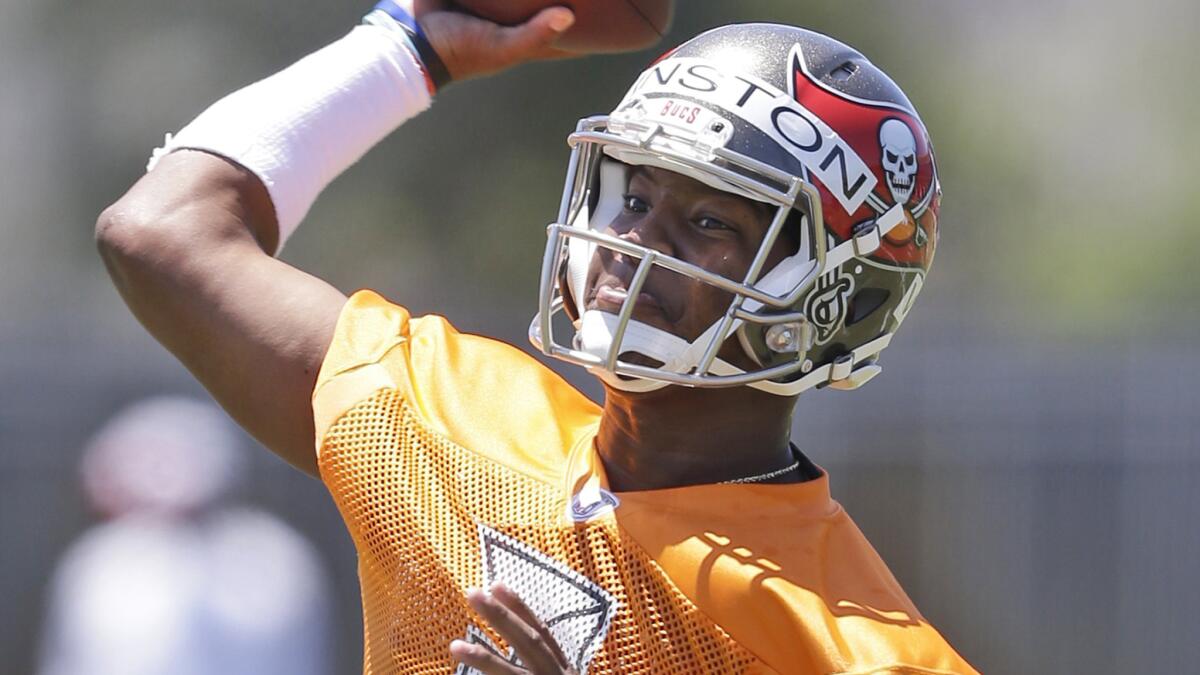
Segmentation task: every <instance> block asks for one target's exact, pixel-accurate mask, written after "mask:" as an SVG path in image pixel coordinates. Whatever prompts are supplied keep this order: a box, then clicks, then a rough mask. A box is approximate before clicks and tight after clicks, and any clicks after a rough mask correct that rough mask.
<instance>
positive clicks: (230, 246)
mask: <svg viewBox="0 0 1200 675" xmlns="http://www.w3.org/2000/svg"><path fill="white" fill-rule="evenodd" d="M417 5H418V6H417V9H418V14H419V16H420V18H421V25H422V26H423V27H424V29H425V32H426V35H427V36H428V42H429V44H430V45H432V49H433V50H434V51H435V53H436V54H440V55H441V56H442V57H443V60H444V61H445V67H446V69H447V70H448V71H449V74H450V75H451V76H452V77H453V78H454V79H464V78H466V77H470V76H474V75H479V74H484V73H489V72H494V71H497V70H501V69H503V68H506V67H508V66H511V65H514V64H517V63H520V62H522V61H527V60H531V59H536V58H547V57H552V56H558V55H559V53H558V52H555V51H554V50H553V49H551V48H550V47H548V45H549V44H550V42H552V41H553V40H554V38H555V37H556V36H557V35H558V34H559V33H560V32H561V31H562V30H565V29H566V27H568V26H569V25H570V19H571V15H570V12H569V11H568V10H564V9H561V8H556V9H550V10H546V11H543V12H542V13H541V14H538V15H537V16H535V17H534V18H533V19H531V20H530V21H529V22H528V23H526V24H524V25H522V26H517V27H512V28H504V27H500V26H497V25H495V24H491V23H488V22H486V21H482V20H479V19H475V18H472V17H468V16H466V15H462V14H456V13H453V12H446V11H441V10H440V5H439V3H436V2H426V3H422V2H418V3H417ZM344 40H345V39H344ZM338 44H339V43H335V44H334V45H331V46H330V47H329V48H326V50H322V52H318V54H316V55H313V56H310V57H308V59H306V60H305V61H301V62H300V63H298V64H296V65H295V66H293V67H292V68H291V69H289V70H285V71H284V72H283V73H280V74H279V75H277V76H275V77H273V78H269V79H268V80H265V81H264V82H260V83H256V84H255V85H251V87H248V88H246V89H245V90H242V91H240V92H237V93H235V94H233V95H231V96H230V97H228V98H227V99H224V100H222V101H221V102H219V103H218V104H217V105H215V106H213V108H210V110H209V111H207V112H206V113H205V114H204V115H201V117H200V118H198V119H197V120H196V121H195V122H193V123H192V125H189V127H188V128H187V129H185V130H184V131H183V132H181V134H180V135H179V137H178V138H177V141H178V142H177V143H176V145H175V147H168V150H173V149H177V150H178V151H177V152H171V153H170V154H168V155H166V156H165V157H163V158H162V159H161V160H160V161H158V163H157V165H156V166H155V167H154V168H153V170H152V171H150V172H149V173H147V174H146V175H145V176H144V177H143V178H142V179H141V180H139V181H138V182H137V183H136V184H135V185H134V186H133V187H132V188H131V189H130V190H129V192H128V193H126V194H125V195H124V196H123V197H121V198H120V199H119V200H118V201H117V202H116V203H115V204H113V205H112V206H110V207H109V208H108V209H106V210H105V211H104V213H103V214H101V216H100V218H99V221H98V222H97V225H96V239H97V243H98V246H99V248H100V252H101V256H102V257H103V258H104V262H105V264H106V266H107V267H108V270H109V273H110V274H111V275H112V278H113V281H114V283H115V284H116V286H117V289H118V290H119V291H120V293H121V296H122V297H123V298H124V299H125V301H126V303H127V304H128V305H129V307H130V309H131V310H132V311H133V313H134V315H135V316H136V317H137V318H138V320H139V321H141V322H142V324H143V325H144V326H145V327H146V329H147V330H148V331H149V332H150V333H151V334H152V335H153V336H154V337H155V338H156V339H158V340H159V341H160V342H161V343H162V344H163V345H164V346H165V347H166V348H167V349H168V350H170V351H171V352H172V353H173V354H174V355H175V356H176V357H178V358H179V360H180V361H181V362H182V363H183V364H184V365H185V366H186V367H187V368H188V370H190V371H191V372H192V374H194V375H195V376H196V378H197V379H198V380H199V381H200V382H201V383H202V384H203V385H204V386H205V387H206V388H207V389H208V391H209V392H210V393H211V394H212V395H213V397H214V398H215V399H216V400H217V401H218V402H219V403H220V404H221V406H222V407H224V408H225V410H226V411H228V412H229V414H230V415H231V416H232V417H233V418H234V419H235V420H237V422H238V423H239V424H241V425H242V426H243V427H244V428H245V429H246V430H247V431H249V432H250V433H251V434H252V435H253V436H254V437H255V438H256V439H258V440H259V441H260V442H261V443H262V444H263V445H265V446H266V447H268V448H269V449H271V450H272V451H274V452H275V453H277V454H279V455H280V456H281V457H283V458H284V459H285V460H287V461H288V462H290V463H291V464H293V465H295V466H296V467H298V468H300V469H302V470H304V471H306V472H307V473H309V474H313V475H315V474H316V457H315V453H314V447H313V442H314V440H313V419H312V408H311V404H310V397H311V395H312V389H313V385H314V383H315V381H316V376H317V371H318V370H319V368H320V365H321V361H322V359H323V358H324V354H325V351H326V348H327V347H328V345H329V342H330V339H331V337H332V333H333V327H334V323H335V321H336V320H337V315H338V312H339V310H340V308H341V307H342V305H343V304H344V302H345V299H346V298H345V296H344V295H343V294H342V293H341V292H339V291H338V290H337V289H335V288H333V287H332V286H330V285H329V284H327V283H325V282H324V281H322V280H320V279H318V278H316V277H314V276H312V275H310V274H307V273H305V272H302V271H300V270H298V269H296V268H294V267H291V266H290V265H287V264H286V263H283V262H281V261H279V260H277V259H275V258H274V257H273V255H272V254H273V253H274V252H275V251H276V250H277V248H278V245H279V240H280V238H281V231H282V232H283V234H284V235H286V234H287V233H289V232H290V231H291V230H292V229H294V227H295V226H296V225H297V224H298V223H299V220H300V219H301V218H302V217H303V215H304V212H306V211H307V208H308V205H309V204H311V201H312V200H313V199H315V198H316V195H317V193H319V192H320V190H321V188H323V187H324V185H325V184H327V183H328V181H329V180H332V178H333V177H335V176H336V175H337V174H338V173H340V172H341V171H342V170H344V169H345V168H346V167H348V166H349V165H350V164H352V163H353V162H354V161H355V160H357V159H358V157H359V156H361V155H362V153H364V152H366V150H367V149H369V148H370V146H371V145H373V144H374V143H375V142H377V141H378V140H379V139H380V138H382V136H383V135H386V133H388V132H390V131H391V130H392V129H394V128H395V126H396V125H398V124H399V123H400V122H402V121H403V117H401V118H399V119H395V120H391V121H389V120H387V119H376V118H371V119H366V120H364V119H363V118H362V117H363V116H364V115H367V114H368V113H367V112H363V110H364V106H362V105H361V101H355V100H346V99H344V98H339V97H344V96H348V95H350V94H347V93H346V91H347V90H351V94H353V93H354V92H353V91H352V89H353V88H350V87H341V86H336V85H339V84H340V83H338V82H333V83H326V84H327V85H330V84H331V85H334V86H329V87H328V89H329V91H330V92H331V93H329V95H328V96H326V95H325V94H322V93H320V92H317V93H316V94H314V96H315V98H312V97H310V98H305V94H306V93H307V92H304V91H296V90H297V88H303V87H305V86H308V85H307V84H305V83H307V82H308V81H309V79H310V77H309V76H310V74H311V73H310V72H306V71H301V72H297V71H296V69H299V68H302V67H304V65H305V63H306V61H308V62H309V63H310V64H311V60H312V59H314V58H317V57H320V56H321V54H322V53H325V52H327V51H329V50H331V49H333V48H334V47H337V46H338ZM339 58H340V57H339ZM385 60H388V61H395V60H396V59H394V58H391V57H388V59H385ZM317 65H318V66H319V67H320V70H321V72H328V71H329V70H330V69H329V67H328V66H330V65H331V64H330V63H325V62H320V63H318V64H317ZM368 65H370V64H368ZM392 65H394V64H392ZM387 66H388V64H385V66H384V67H385V69H386V67H387ZM311 72H316V71H311ZM289 73H290V75H289ZM380 77H383V78H384V79H385V80H389V78H390V80H389V81H388V84H387V85H386V86H393V83H394V86H398V87H402V86H408V87H411V86H414V84H413V83H412V82H407V83H405V82H404V81H402V80H403V77H402V76H400V75H396V74H394V73H390V72H386V70H385V72H384V73H383V75H381V76H380ZM393 81H394V82H393ZM419 86H421V87H424V86H425V83H424V81H422V82H420V84H419ZM271 87H274V89H271ZM280 94H284V95H282V96H281V95H280ZM369 94H370V92H369V91H368V92H366V95H369ZM356 95H358V96H362V95H364V92H362V91H361V90H360V91H358V92H357V94H356ZM379 95H380V96H385V95H390V96H394V95H396V92H395V91H392V90H387V91H382V90H381V91H379ZM263 101H269V102H272V103H271V105H270V106H267V109H266V110H263V105H262V102H263ZM276 101H278V103H275V102H276ZM289 101H291V103H289ZM312 101H317V102H318V103H320V106H318V109H317V110H316V112H314V111H313V110H312V108H313V105H312ZM426 103H427V98H426ZM289 105H290V106H291V109H288V107H289ZM272 106H274V107H275V108H279V109H275V108H273V107H272ZM339 106H340V108H339ZM325 107H327V108H328V109H325ZM366 107H368V108H370V107H372V106H366ZM374 107H379V106H374ZM214 111H215V112H214ZM248 111H255V112H253V117H254V123H245V122H243V121H242V120H244V119H245V118H246V113H247V112H248ZM339 111H340V112H339ZM339 114H344V115H350V116H351V117H354V119H352V120H351V121H350V122H349V123H347V122H346V121H345V120H344V119H343V120H339V119H336V116H337V115H339ZM370 114H374V113H370ZM381 114H386V111H385V113H381ZM321 115H333V116H334V117H333V118H330V117H324V118H322V117H321ZM234 120H237V123H236V124H230V122H232V121H234ZM364 124H365V125H367V126H370V125H375V126H374V127H372V128H371V130H370V132H369V133H364V132H363V125H364ZM347 129H350V130H352V131H351V132H350V133H347ZM280 137H285V140H284V141H283V142H282V143H280V142H278V138H280ZM229 138H233V139H234V140H232V141H230V140H229ZM214 139H215V140H214ZM281 146H286V147H281ZM357 146H361V147H357ZM197 147H198V148H204V149H205V150H204V151H201V150H191V149H188V148H197ZM226 147H231V148H236V150H231V151H229V152H226V151H225V148H226ZM247 148H248V149H247ZM314 148H316V150H313V149H314ZM239 153H240V154H239ZM331 156H332V157H333V159H332V160H331V159H330V157H331ZM227 157H228V159H227ZM264 158H265V159H264ZM321 163H324V164H325V166H315V165H314V164H321ZM247 166H250V167H253V168H252V169H251V168H247ZM267 185H270V187H269V188H268V187H267ZM281 225H282V228H281Z"/></svg>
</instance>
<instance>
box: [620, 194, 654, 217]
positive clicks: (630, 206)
mask: <svg viewBox="0 0 1200 675" xmlns="http://www.w3.org/2000/svg"><path fill="white" fill-rule="evenodd" d="M624 199H625V203H624V205H623V206H624V208H625V212H626V213H646V212H648V211H649V210H650V205H649V204H647V203H646V200H644V199H642V198H641V197H638V196H637V195H632V194H628V195H624Z"/></svg>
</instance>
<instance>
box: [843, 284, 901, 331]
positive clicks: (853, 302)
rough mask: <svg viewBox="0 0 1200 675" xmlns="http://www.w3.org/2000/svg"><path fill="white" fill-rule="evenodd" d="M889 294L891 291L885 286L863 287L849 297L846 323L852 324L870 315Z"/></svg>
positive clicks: (881, 304) (885, 300)
mask: <svg viewBox="0 0 1200 675" xmlns="http://www.w3.org/2000/svg"><path fill="white" fill-rule="evenodd" d="M890 296H891V292H890V291H888V290H887V289H886V288H864V289H862V290H861V291H859V292H857V293H855V294H854V297H852V298H850V306H849V307H848V308H847V316H846V325H848V326H853V325H854V324H856V323H858V322H859V321H862V320H863V319H865V318H867V317H868V316H871V314H872V313H873V312H874V311H875V310H877V309H879V308H880V307H881V306H883V304H884V303H885V302H887V299H888V297H890Z"/></svg>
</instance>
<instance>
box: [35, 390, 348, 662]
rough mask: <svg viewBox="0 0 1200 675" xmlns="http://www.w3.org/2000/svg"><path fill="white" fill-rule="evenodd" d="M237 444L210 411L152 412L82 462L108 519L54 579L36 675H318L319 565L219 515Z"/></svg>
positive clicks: (194, 407) (272, 531)
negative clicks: (217, 504) (218, 506)
mask: <svg viewBox="0 0 1200 675" xmlns="http://www.w3.org/2000/svg"><path fill="white" fill-rule="evenodd" d="M236 443H237V436H236V435H235V434H234V433H233V432H232V429H231V426H230V424H229V422H228V421H227V420H226V419H225V418H224V415H223V414H222V413H220V412H219V411H217V410H215V409H214V408H213V407H212V406H209V405H205V404H203V403H199V402H195V401H191V400H186V399H154V400H151V401H147V402H145V403H140V404H137V405H135V406H133V407H132V408H130V409H129V410H128V411H126V412H124V413H121V414H120V415H118V416H117V417H116V418H114V419H113V421H112V422H110V423H109V424H108V425H106V426H105V427H104V428H103V429H102V430H101V432H100V433H99V434H97V436H96V439H95V440H94V441H93V442H92V443H91V444H89V446H88V448H87V450H86V451H85V453H84V460H83V463H84V469H83V476H84V483H85V486H86V489H87V491H88V495H89V497H90V498H91V499H92V500H93V501H94V502H95V503H96V504H97V505H98V506H100V507H101V511H102V512H103V513H106V514H109V515H111V516H116V517H115V518H114V519H112V520H109V521H108V522H106V523H103V524H101V525H98V526H96V527H94V528H92V529H91V530H90V531H88V532H86V533H85V534H84V535H83V536H82V537H81V538H80V539H79V540H78V541H77V542H76V543H75V544H74V545H73V546H72V547H71V548H70V549H69V550H68V551H67V553H66V554H65V555H64V557H63V559H62V561H61V562H60V563H59V566H58V568H57V570H56V571H55V573H54V576H53V578H52V579H51V584H50V599H49V606H48V611H47V624H46V629H45V632H44V635H43V643H42V658H41V664H40V666H41V667H40V671H39V672H40V674H41V675H168V674H169V675H241V674H246V675H250V674H251V673H253V674H255V675H272V674H275V673H278V674H280V675H283V674H284V673H287V674H288V675H318V674H321V675H324V674H325V673H329V672H330V671H331V664H332V662H331V656H332V654H331V648H330V639H329V634H330V633H329V629H330V622H329V620H328V618H327V617H328V613H329V611H330V603H329V602H328V590H327V584H326V579H325V576H324V573H323V571H322V569H321V566H320V564H319V563H318V560H317V555H316V552H315V551H314V550H313V548H312V547H311V545H309V544H308V542H307V541H305V539H304V538H303V537H302V536H300V535H299V534H298V533H296V532H295V531H294V530H292V529H291V528H290V527H288V526H287V525H285V524H284V523H283V522H281V521H280V520H279V519H278V518H276V517H274V516H272V515H270V514H267V513H265V512H262V511H258V510H254V509H249V508H243V507H223V508H217V507H216V506H215V504H214V502H215V500H216V499H218V498H219V497H221V496H222V495H224V494H226V492H227V491H228V489H229V487H230V485H231V484H232V483H233V481H234V478H235V476H236V475H237V470H236V469H237V461H236V460H237V456H236Z"/></svg>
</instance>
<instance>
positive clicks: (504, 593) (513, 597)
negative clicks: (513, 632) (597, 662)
mask: <svg viewBox="0 0 1200 675" xmlns="http://www.w3.org/2000/svg"><path fill="white" fill-rule="evenodd" d="M491 591H492V597H494V598H496V600H498V601H499V602H500V604H501V605H504V606H505V607H507V608H508V609H509V610H510V611H512V613H514V614H516V615H517V616H518V617H520V618H521V620H523V621H524V622H525V623H526V624H528V625H530V626H533V627H534V628H535V629H537V631H538V633H540V634H541V635H542V639H543V640H544V641H545V642H546V645H547V646H549V648H550V651H551V652H553V653H554V657H555V659H557V660H558V665H559V666H561V667H564V668H565V667H567V666H568V665H569V662H568V661H567V656H566V654H563V651H562V647H561V646H560V645H559V644H558V640H556V639H554V634H553V633H551V632H550V629H549V628H548V627H547V626H546V624H545V623H543V622H542V620H541V619H539V618H538V617H537V615H536V614H534V613H533V610H531V609H529V607H528V606H527V605H526V604H525V602H524V601H522V600H521V598H520V596H518V595H517V594H516V593H514V592H512V590H510V589H509V588H508V586H505V585H504V584H502V583H500V582H496V583H494V584H492V588H491Z"/></svg>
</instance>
